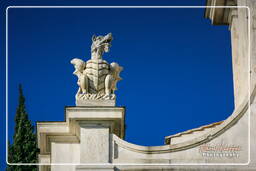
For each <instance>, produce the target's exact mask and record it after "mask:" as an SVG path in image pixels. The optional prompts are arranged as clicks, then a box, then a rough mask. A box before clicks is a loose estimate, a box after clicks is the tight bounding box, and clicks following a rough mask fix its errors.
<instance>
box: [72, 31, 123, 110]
mask: <svg viewBox="0 0 256 171" xmlns="http://www.w3.org/2000/svg"><path fill="white" fill-rule="evenodd" d="M112 39H113V37H112V34H111V33H109V34H107V35H106V36H98V37H96V36H93V38H92V47H91V59H90V60H88V61H87V62H84V61H83V60H81V59H77V58H74V59H72V60H71V64H73V65H74V67H75V71H74V72H73V74H74V75H76V76H77V77H78V81H77V84H78V86H79V89H78V91H77V94H76V104H77V105H78V106H92V105H93V106H94V105H96V106H99V105H102V106H115V99H116V96H115V94H114V91H115V90H117V88H116V84H117V82H118V81H119V80H121V77H120V76H119V74H120V72H121V71H122V70H123V68H122V67H120V66H119V65H118V64H117V63H115V62H112V63H111V64H108V62H107V61H105V60H103V59H102V55H103V53H104V52H108V51H109V47H110V43H111V41H112ZM109 100H111V101H109ZM104 101H107V102H104ZM97 102H98V104H97Z"/></svg>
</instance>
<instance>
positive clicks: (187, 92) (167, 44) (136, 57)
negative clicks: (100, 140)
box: [0, 0, 234, 161]
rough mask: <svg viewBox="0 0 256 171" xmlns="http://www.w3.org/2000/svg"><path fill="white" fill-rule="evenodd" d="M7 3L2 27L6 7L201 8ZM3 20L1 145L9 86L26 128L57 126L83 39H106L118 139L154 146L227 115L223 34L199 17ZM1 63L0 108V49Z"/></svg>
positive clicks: (171, 12)
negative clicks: (122, 115)
mask: <svg viewBox="0 0 256 171" xmlns="http://www.w3.org/2000/svg"><path fill="white" fill-rule="evenodd" d="M14 2H15V1H14ZM14 2H8V3H9V4H8V3H6V4H4V5H2V6H1V10H2V16H1V23H2V24H4V17H5V15H4V8H5V6H8V5H205V1H203V0H202V1H200V0H195V1H190V2H189V3H190V4H189V3H188V2H184V1H178V0H176V1H171V2H167V1H159V3H155V2H153V1H147V3H145V2H146V1H144V3H143V1H140V2H138V1H137V2H136V3H135V1H130V2H129V3H128V2H123V3H121V2H118V1H111V2H110V3H109V4H106V3H105V1H96V2H94V3H89V2H87V3H83V2H82V1H77V2H76V3H72V4H71V3H70V2H67V1H54V2H49V1H44V2H43V1H42V2H41V1H35V2H33V3H32V2H30V1H23V2H22V3H17V2H15V3H14ZM8 14H9V18H8V21H9V29H8V32H9V37H8V40H9V44H8V45H9V47H8V52H9V55H8V59H9V64H8V67H9V70H8V73H9V85H8V88H9V92H8V93H9V96H8V97H9V101H8V102H9V106H8V109H9V113H8V116H9V120H8V128H9V135H8V136H9V139H10V140H11V138H12V135H13V129H14V116H15V111H16V106H17V102H18V84H19V83H21V84H22V85H23V90H24V94H25V97H26V107H27V111H28V114H29V117H30V119H31V120H32V121H33V123H35V122H36V121H63V120H64V108H65V106H74V105H75V97H74V96H75V93H76V91H77V85H76V81H77V80H76V79H77V78H76V77H75V76H74V75H72V72H73V66H72V65H71V64H70V60H71V59H73V58H80V59H83V60H88V59H89V58H90V45H91V36H92V35H93V34H96V35H104V34H107V33H109V32H111V33H112V34H113V37H114V40H113V42H112V47H111V49H110V52H109V53H107V54H105V55H104V57H103V58H104V59H105V60H107V61H108V62H109V63H111V62H113V61H114V62H117V63H119V65H121V66H123V67H124V70H123V71H122V72H121V77H122V78H123V80H122V81H120V82H119V83H118V85H117V86H118V91H116V94H117V106H125V108H126V125H127V130H126V141H128V142H131V143H135V144H139V145H162V144H163V143H164V137H165V136H168V135H172V134H175V133H178V132H181V131H185V130H188V129H192V128H195V127H199V126H202V125H205V124H209V123H212V122H217V121H220V120H224V119H225V118H227V117H228V116H229V115H230V114H231V112H232V111H233V108H234V104H233V81H232V63H231V60H232V59H231V48H230V47H231V43H230V32H229V30H228V27H227V26H212V25H211V23H210V21H209V20H207V19H205V18H204V9H184V8H181V9H175V8H171V9H85V8H83V9H74V8H73V9H71V8H68V9H55V8H54V9H38V8H37V9H35V8H33V9H28V8H23V9H12V8H11V9H9V11H8ZM2 28H3V26H2ZM2 35H4V33H3V32H2ZM4 48H5V40H4V39H3V40H2V41H1V49H2V50H4ZM1 55H2V58H1V68H0V69H1V78H2V79H1V85H0V86H1V87H0V88H1V94H3V96H2V95H1V99H0V102H1V106H4V105H5V100H4V97H5V85H4V84H5V75H4V74H5V65H4V64H5V51H1ZM1 113H5V109H4V108H1ZM1 116H2V117H1V125H3V124H4V121H5V116H4V115H1ZM0 129H1V130H0V131H1V134H2V135H4V132H5V129H4V127H1V128H0ZM3 143H4V142H1V149H3V148H4V144H3ZM2 147H3V148H2ZM1 161H4V153H3V152H2V151H1Z"/></svg>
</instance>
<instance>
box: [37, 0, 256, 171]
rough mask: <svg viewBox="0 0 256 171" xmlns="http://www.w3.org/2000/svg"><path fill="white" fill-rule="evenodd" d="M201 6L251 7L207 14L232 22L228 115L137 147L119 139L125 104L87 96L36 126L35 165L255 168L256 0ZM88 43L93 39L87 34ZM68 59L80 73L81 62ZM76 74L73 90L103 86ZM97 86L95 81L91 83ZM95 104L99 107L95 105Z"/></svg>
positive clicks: (63, 169) (58, 169) (56, 170)
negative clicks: (230, 110)
mask: <svg viewBox="0 0 256 171" xmlns="http://www.w3.org/2000/svg"><path fill="white" fill-rule="evenodd" d="M207 5H208V6H219V5H226V6H227V5H228V6H229V5H231V6H234V7H235V6H237V5H238V6H246V7H248V9H250V11H249V13H248V9H247V8H213V7H212V8H207V9H206V12H205V17H206V18H209V19H210V20H211V21H212V23H213V24H216V25H221V24H225V25H229V26H230V32H231V42H232V60H233V73H234V94H235V110H234V112H233V113H232V114H231V115H230V116H229V117H228V118H227V119H226V120H224V121H220V122H217V123H213V124H210V125H205V126H202V127H199V128H195V129H192V130H188V131H185V132H182V133H179V134H176V135H172V136H167V137H165V143H166V145H163V146H139V145H135V144H131V143H129V142H126V141H124V140H123V137H124V119H125V109H124V108H123V107H115V106H114V105H113V104H112V105H104V104H103V103H104V100H111V99H107V98H104V99H101V100H102V101H101V102H99V101H98V102H95V101H93V103H89V102H90V100H92V99H86V100H87V102H86V103H85V104H82V105H77V106H75V107H66V110H65V112H66V114H65V116H66V120H65V121H64V122H38V123H37V131H38V132H37V133H38V146H39V148H40V155H39V161H40V163H41V164H45V165H40V166H39V168H40V170H41V171H45V170H48V169H49V170H51V171H119V170H121V171H128V170H129V171H131V170H134V171H135V170H136V171H139V170H156V171H162V170H166V171H171V170H195V171H198V170H202V171H203V170H225V171H226V170H230V171H234V170H237V171H241V170H256V132H255V131H254V130H256V124H255V122H256V99H255V95H256V88H255V85H256V46H255V43H256V1H253V0H237V1H236V0H208V1H207ZM249 19H250V20H249ZM248 21H250V24H249V25H248ZM109 36H110V35H107V36H104V37H100V38H99V41H101V40H103V42H105V43H109V42H110V41H111V40H112V38H111V39H110V37H109ZM111 37H112V36H111ZM104 39H105V40H104ZM106 40H107V41H106ZM93 41H97V38H96V37H93ZM220 41H221V37H220ZM96 44H97V43H96ZM101 55H102V52H98V53H96V51H95V50H94V48H92V59H91V60H100V61H101V60H102V59H101V57H102V56H101ZM101 62H103V61H101ZM249 62H250V63H249ZM72 63H73V64H74V65H75V67H76V70H78V71H79V70H80V68H79V67H80V66H76V65H80V64H76V63H79V60H78V61H73V62H72ZM99 63H100V62H99ZM103 63H104V62H103ZM97 64H98V63H97ZM83 65H85V63H82V66H83ZM87 65H90V61H89V62H87V63H86V66H87ZM98 66H99V65H98ZM93 67H94V66H93ZM88 68H89V66H88ZM102 68H104V67H102ZM106 68H107V67H106ZM104 69H105V68H104ZM82 70H83V71H84V68H83V67H82ZM82 70H81V71H82ZM81 71H79V72H81ZM109 71H110V70H108V72H109ZM75 72H76V71H75ZM81 73H82V72H81ZM81 73H79V74H81ZM86 73H87V71H86ZM79 74H77V75H78V78H79V81H78V85H79V87H80V88H79V95H81V96H82V95H84V94H86V93H87V92H89V93H91V92H93V91H95V90H96V93H97V91H103V90H101V89H97V86H96V88H95V87H93V88H94V89H93V90H91V89H90V88H89V87H87V85H89V86H90V84H89V83H88V82H89V81H85V80H83V79H84V78H86V77H88V76H87V75H86V77H85V76H84V75H82V76H79ZM108 74H109V73H108ZM103 75H104V74H103ZM105 76H106V77H107V74H106V75H105ZM105 76H104V77H105ZM81 77H82V78H81ZM116 78H117V77H116ZM86 79H88V80H94V79H90V78H86ZM116 80H118V79H116ZM87 83H88V84H87ZM86 84H87V85H86ZM95 85H100V84H98V83H95V82H93V86H95ZM105 88H106V87H105ZM104 91H105V92H103V94H108V93H106V92H107V90H106V89H105V90H104ZM93 93H95V92H93ZM249 99H250V100H249ZM79 100H84V99H79ZM94 100H95V99H94ZM102 102H103V103H102ZM100 103H102V105H101V106H97V105H95V104H100ZM107 104H109V102H107ZM50 164H52V165H50Z"/></svg>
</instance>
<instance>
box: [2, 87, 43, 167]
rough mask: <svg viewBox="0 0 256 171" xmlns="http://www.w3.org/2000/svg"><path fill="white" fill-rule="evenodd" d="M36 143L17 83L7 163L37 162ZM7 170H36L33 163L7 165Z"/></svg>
mask: <svg viewBox="0 0 256 171" xmlns="http://www.w3.org/2000/svg"><path fill="white" fill-rule="evenodd" d="M37 152H38V149H37V144H36V135H35V133H34V126H33V125H32V123H31V121H30V120H29V118H28V114H27V112H26V108H25V97H24V95H23V91H22V87H21V85H19V104H18V107H17V110H16V116H15V132H14V136H13V144H12V145H10V144H8V162H9V163H37ZM7 170H8V171H9V170H11V171H27V170H31V171H34V170H37V166H35V165H26V166H25V165H20V166H18V165H8V167H7Z"/></svg>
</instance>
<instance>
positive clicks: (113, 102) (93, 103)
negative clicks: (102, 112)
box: [76, 99, 116, 106]
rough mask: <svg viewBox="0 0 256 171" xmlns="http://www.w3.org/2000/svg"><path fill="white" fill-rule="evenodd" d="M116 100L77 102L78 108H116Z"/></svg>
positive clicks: (78, 100)
mask: <svg viewBox="0 0 256 171" xmlns="http://www.w3.org/2000/svg"><path fill="white" fill-rule="evenodd" d="M115 105H116V99H104V100H92V99H88V100H80V99H77V100H76V106H115Z"/></svg>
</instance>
